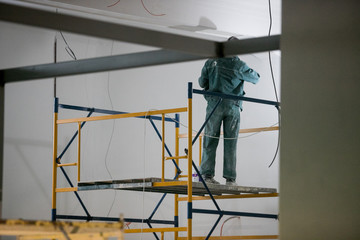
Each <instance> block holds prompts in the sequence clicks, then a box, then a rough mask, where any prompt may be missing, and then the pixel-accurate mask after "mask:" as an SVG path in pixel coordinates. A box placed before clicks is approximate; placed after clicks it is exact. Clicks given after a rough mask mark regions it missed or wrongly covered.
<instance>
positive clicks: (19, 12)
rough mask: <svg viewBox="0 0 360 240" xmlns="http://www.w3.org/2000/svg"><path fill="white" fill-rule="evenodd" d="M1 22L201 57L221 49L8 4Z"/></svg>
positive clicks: (189, 39) (0, 11) (211, 43)
mask: <svg viewBox="0 0 360 240" xmlns="http://www.w3.org/2000/svg"><path fill="white" fill-rule="evenodd" d="M0 20H2V21H7V22H13V23H19V24H25V25H30V26H36V27H41V28H48V29H53V30H62V31H66V32H72V33H78V34H83V35H88V36H94V37H99V38H106V39H112V40H118V41H122V42H130V43H136V44H142V45H148V46H153V47H159V48H165V49H172V50H177V51H183V52H188V53H193V54H197V55H202V56H216V55H218V53H217V51H218V45H219V44H220V43H218V42H214V41H210V40H204V39H198V38H193V37H187V36H181V35H178V34H173V33H166V32H161V31H157V30H149V29H144V28H139V27H134V26H128V25H124V24H118V23H112V22H106V21H100V20H96V19H90V18H84V17H79V16H72V15H68V14H63V13H56V12H55V11H54V12H49V11H45V10H40V9H34V8H27V7H22V6H16V5H11V4H6V3H0Z"/></svg>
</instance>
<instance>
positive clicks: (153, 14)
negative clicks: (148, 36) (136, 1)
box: [141, 0, 166, 17]
mask: <svg viewBox="0 0 360 240" xmlns="http://www.w3.org/2000/svg"><path fill="white" fill-rule="evenodd" d="M141 4H142V5H143V8H144V9H145V11H147V12H148V13H149V14H150V15H152V16H155V17H161V16H165V15H166V14H164V13H161V14H155V13H152V12H150V11H149V9H147V7H146V6H145V4H144V1H143V0H141Z"/></svg>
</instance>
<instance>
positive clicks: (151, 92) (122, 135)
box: [0, 20, 280, 239]
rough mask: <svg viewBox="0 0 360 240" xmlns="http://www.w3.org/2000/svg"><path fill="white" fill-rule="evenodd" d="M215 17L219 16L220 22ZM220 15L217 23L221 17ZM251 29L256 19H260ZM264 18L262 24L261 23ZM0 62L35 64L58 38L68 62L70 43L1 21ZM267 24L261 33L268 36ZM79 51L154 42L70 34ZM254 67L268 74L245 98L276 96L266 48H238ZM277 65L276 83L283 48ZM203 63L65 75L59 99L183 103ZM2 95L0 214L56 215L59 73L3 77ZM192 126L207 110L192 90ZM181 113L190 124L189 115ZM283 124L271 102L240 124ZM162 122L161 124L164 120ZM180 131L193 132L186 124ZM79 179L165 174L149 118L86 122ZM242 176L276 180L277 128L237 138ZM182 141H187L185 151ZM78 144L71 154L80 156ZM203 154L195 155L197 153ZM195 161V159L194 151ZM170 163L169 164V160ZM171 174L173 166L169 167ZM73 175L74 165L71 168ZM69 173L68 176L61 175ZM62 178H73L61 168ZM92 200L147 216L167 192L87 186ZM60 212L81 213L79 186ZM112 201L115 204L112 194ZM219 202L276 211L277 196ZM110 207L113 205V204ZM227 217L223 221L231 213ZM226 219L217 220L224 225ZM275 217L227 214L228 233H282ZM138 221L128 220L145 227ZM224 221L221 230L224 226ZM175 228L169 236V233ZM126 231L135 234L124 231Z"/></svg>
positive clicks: (204, 219) (168, 203) (169, 214)
mask: <svg viewBox="0 0 360 240" xmlns="http://www.w3.org/2000/svg"><path fill="white" fill-rule="evenodd" d="M214 21H215V20H214ZM215 23H216V22H215ZM253 24H254V28H256V27H257V25H256V23H253ZM261 24H262V23H261ZM0 29H1V32H2V33H6V34H1V35H0V42H1V44H0V55H1V56H8V57H7V58H3V57H1V58H0V61H1V62H0V67H1V68H8V67H14V66H22V65H30V64H37V63H43V62H52V61H53V55H52V54H53V42H54V38H55V36H56V37H57V39H58V48H57V52H58V61H68V60H71V59H70V57H69V56H68V55H67V53H66V52H65V50H64V43H63V41H62V39H61V38H60V35H59V34H58V33H54V32H52V31H44V30H39V29H36V28H30V27H22V26H18V25H13V24H7V23H1V25H0ZM266 33H267V32H265V33H264V34H263V35H265V34H266ZM64 35H65V37H66V39H67V41H68V42H69V44H70V46H71V47H72V49H73V50H74V52H75V54H76V55H77V57H78V58H79V59H80V58H90V57H96V56H104V55H110V54H121V53H127V52H134V51H143V50H147V49H149V48H148V47H144V46H137V45H132V44H127V43H119V42H113V41H110V40H102V39H94V38H89V37H85V36H79V35H74V34H68V33H64ZM240 57H241V58H242V59H243V60H244V61H246V62H247V63H248V65H249V66H251V67H253V68H254V69H256V70H257V71H258V72H259V73H260V74H261V80H260V83H259V84H258V85H256V86H252V85H250V84H248V85H246V86H245V88H246V89H245V90H246V92H247V96H250V97H257V98H263V99H269V100H274V99H275V97H274V91H273V86H272V81H271V76H270V68H269V62H268V58H267V54H266V53H261V54H255V55H246V56H240ZM272 59H273V66H274V70H275V80H276V84H277V86H279V81H280V76H279V72H280V62H279V60H280V56H279V54H278V53H277V54H273V55H272ZM203 63H204V61H195V62H188V63H179V64H171V65H163V66H156V67H147V68H138V69H132V70H123V71H114V72H110V73H107V72H106V73H98V74H89V75H80V76H73V77H66V78H58V81H57V95H58V97H59V98H60V103H66V104H73V105H82V106H89V107H96V108H106V109H115V110H120V111H128V112H136V111H147V110H151V109H164V108H174V107H185V106H186V101H187V89H186V88H187V82H189V81H191V82H193V83H194V87H195V88H199V86H198V83H197V78H198V77H199V74H200V71H201V67H202V65H203ZM5 90H6V95H5V101H6V102H5V104H6V109H5V146H4V148H5V150H4V151H5V156H4V202H3V215H2V217H3V218H25V219H50V210H51V194H50V193H51V158H52V147H51V145H52V111H53V110H52V105H53V99H52V97H53V86H52V80H50V79H48V80H38V81H32V82H26V83H21V82H20V83H12V84H7V85H6V89H5ZM193 103H194V129H195V130H196V129H199V127H200V126H201V124H202V122H203V120H204V116H205V106H206V102H205V100H204V99H203V98H202V97H201V96H194V101H193ZM84 115H85V113H80V114H79V113H77V112H74V111H66V112H65V111H61V110H60V114H59V116H60V118H65V117H73V116H84ZM181 121H182V123H184V124H185V125H187V120H186V115H182V116H181ZM276 122H277V112H276V109H275V108H274V107H269V106H262V105H257V104H252V103H244V111H243V113H242V115H241V128H252V127H264V126H270V125H273V124H274V123H276ZM158 126H159V127H160V125H159V124H158ZM75 127H76V126H74V125H70V126H64V127H63V126H62V127H60V129H59V132H60V133H59V146H60V147H59V148H60V149H62V148H63V147H64V146H65V145H66V143H67V141H68V140H69V139H70V137H71V136H72V133H73V131H74V129H75ZM166 130H167V132H168V133H169V136H168V137H167V139H168V140H169V146H170V149H173V126H169V127H167V129H166ZM181 132H186V128H184V127H182V128H181ZM82 136H83V138H82V141H83V144H82V159H83V165H82V180H84V181H87V180H88V181H91V180H105V179H110V178H111V177H110V175H109V173H108V172H107V170H106V165H107V167H108V169H109V171H110V173H111V175H112V178H113V179H126V178H141V177H143V176H145V177H159V176H160V161H159V159H160V157H161V150H160V141H159V140H158V138H157V136H156V135H155V132H154V131H153V130H152V127H151V126H150V124H149V123H148V122H145V121H144V120H141V119H132V120H128V119H127V120H116V121H113V120H110V121H104V122H94V123H87V125H86V126H85V128H84V130H83V135H82ZM238 143H239V147H238V149H239V151H238V157H239V160H238V167H237V171H238V179H237V182H238V184H240V185H245V186H260V187H275V188H277V187H278V160H276V161H275V163H274V165H273V167H271V168H268V164H269V163H270V162H271V160H272V157H273V155H274V152H275V148H276V143H277V132H267V133H261V134H258V135H255V136H252V137H249V138H244V139H239V141H238ZM221 145H222V142H220V146H219V149H218V164H217V168H216V173H217V175H216V178H217V179H218V180H220V181H221V182H224V180H222V179H221V172H222V167H221V166H222V160H221V159H222V146H221ZM184 146H185V141H183V142H182V147H181V149H183V148H184ZM75 148H76V144H75V145H73V147H72V148H71V149H70V150H69V152H68V153H67V154H66V155H65V156H64V158H63V161H64V162H71V161H74V159H75V156H76V149H75ZM195 156H196V155H195ZM195 160H196V159H195ZM169 165H170V164H169ZM167 170H168V172H169V174H167V177H169V178H170V177H172V176H173V168H172V166H171V165H170V166H168V167H167ZM69 173H70V176H71V177H72V179H73V180H74V181H75V171H73V170H71V169H69ZM61 179H62V180H61ZM59 186H66V182H65V180H64V179H63V178H62V175H61V174H59ZM80 195H81V196H82V197H83V199H84V202H85V204H86V206H87V207H88V209H89V211H90V213H91V214H92V215H94V216H106V215H109V216H115V217H117V216H118V215H119V214H120V213H124V214H125V217H135V218H142V217H148V216H149V214H150V213H151V212H152V210H153V208H154V206H155V205H156V203H157V202H158V200H159V199H160V197H161V195H160V194H155V193H144V194H143V193H137V192H120V191H118V192H115V191H98V192H82V193H80ZM58 196H59V198H58V206H57V208H58V213H59V214H83V211H82V209H81V208H80V205H79V204H78V202H77V201H76V200H75V198H74V196H73V194H71V193H67V194H58ZM114 199H115V204H114V206H113V207H112V208H111V205H112V202H113V200H114ZM220 205H221V206H222V207H224V209H226V210H239V211H249V212H264V213H273V214H276V213H278V207H277V205H278V201H277V199H258V200H249V199H243V200H227V201H221V202H220ZM194 206H195V207H201V208H207V207H208V208H213V206H212V204H211V203H209V202H195V203H194ZM110 208H111V211H110V212H109V210H110ZM172 218H173V197H172V196H171V195H170V196H168V197H167V199H166V200H165V202H164V203H163V205H162V207H161V208H160V209H159V211H158V213H157V214H156V215H155V219H172ZM225 219H226V218H224V219H223V220H225ZM180 220H181V224H182V225H183V226H185V225H186V206H185V203H183V204H181V213H180ZM215 220H216V217H215V216H213V217H208V216H201V215H194V235H204V234H206V233H207V231H208V230H209V229H210V225H211V224H212V223H214V221H215ZM223 220H222V221H221V222H220V224H222V222H223ZM277 224H278V222H277V221H276V220H264V219H250V218H241V220H233V221H232V222H228V223H227V224H226V225H225V226H224V229H223V234H224V235H232V234H244V235H247V234H277ZM139 226H140V225H139V224H131V225H130V227H131V228H135V227H139ZM219 230H220V226H219V227H218V228H217V229H216V231H215V235H218V234H219ZM171 236H172V235H171V234H166V238H168V239H171ZM127 239H137V238H136V237H135V236H131V235H129V236H127Z"/></svg>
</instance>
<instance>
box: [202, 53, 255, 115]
mask: <svg viewBox="0 0 360 240" xmlns="http://www.w3.org/2000/svg"><path fill="white" fill-rule="evenodd" d="M259 78H260V75H259V74H258V73H257V72H255V71H254V70H253V69H251V68H249V67H248V66H247V65H246V63H245V62H243V61H241V60H240V59H239V57H227V58H214V59H209V60H207V61H206V63H205V65H204V67H203V68H202V71H201V76H200V78H199V84H200V87H202V88H204V89H205V91H210V92H220V93H224V94H231V95H235V96H243V95H245V92H244V81H246V82H251V83H253V84H256V83H257V82H258V81H259ZM205 98H206V100H208V101H209V100H211V99H214V97H212V96H205ZM234 103H235V104H236V105H238V106H239V107H240V109H242V101H234Z"/></svg>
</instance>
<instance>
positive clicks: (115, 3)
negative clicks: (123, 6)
mask: <svg viewBox="0 0 360 240" xmlns="http://www.w3.org/2000/svg"><path fill="white" fill-rule="evenodd" d="M119 2H120V0H118V1H117V2H115V3H113V4H111V5H109V6H107V7H113V6H115V5H116V4H118V3H119Z"/></svg>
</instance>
